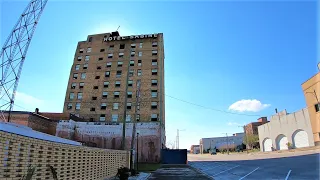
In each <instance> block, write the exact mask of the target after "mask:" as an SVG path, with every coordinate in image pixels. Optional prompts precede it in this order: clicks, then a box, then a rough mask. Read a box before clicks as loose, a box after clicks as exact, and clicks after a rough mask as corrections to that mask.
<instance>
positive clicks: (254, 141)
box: [243, 134, 259, 148]
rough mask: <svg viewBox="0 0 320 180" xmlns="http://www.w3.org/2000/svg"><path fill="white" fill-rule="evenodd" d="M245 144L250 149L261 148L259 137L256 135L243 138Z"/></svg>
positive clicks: (247, 135)
mask: <svg viewBox="0 0 320 180" xmlns="http://www.w3.org/2000/svg"><path fill="white" fill-rule="evenodd" d="M243 144H245V145H247V146H248V147H249V148H250V147H256V146H259V136H258V135H255V134H246V135H245V136H244V138H243Z"/></svg>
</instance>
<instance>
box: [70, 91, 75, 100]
mask: <svg viewBox="0 0 320 180" xmlns="http://www.w3.org/2000/svg"><path fill="white" fill-rule="evenodd" d="M69 99H70V100H72V99H74V93H73V92H72V93H70V94H69Z"/></svg>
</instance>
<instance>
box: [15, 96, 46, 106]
mask: <svg viewBox="0 0 320 180" xmlns="http://www.w3.org/2000/svg"><path fill="white" fill-rule="evenodd" d="M15 104H16V105H18V106H22V107H23V108H26V109H28V110H33V109H34V108H39V107H40V106H41V105H42V104H43V101H42V100H40V99H38V98H36V97H33V96H31V95H28V94H25V93H22V92H16V97H15Z"/></svg>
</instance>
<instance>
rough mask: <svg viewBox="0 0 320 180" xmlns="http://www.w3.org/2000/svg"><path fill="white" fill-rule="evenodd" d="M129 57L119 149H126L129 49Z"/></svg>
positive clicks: (128, 69)
mask: <svg viewBox="0 0 320 180" xmlns="http://www.w3.org/2000/svg"><path fill="white" fill-rule="evenodd" d="M129 52H130V53H129V59H128V68H127V79H126V81H127V82H126V92H125V97H124V111H123V125H122V142H121V149H122V150H125V149H126V120H127V102H128V97H127V94H128V81H129V71H130V57H131V51H129Z"/></svg>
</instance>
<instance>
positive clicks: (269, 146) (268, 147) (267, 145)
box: [262, 138, 272, 152]
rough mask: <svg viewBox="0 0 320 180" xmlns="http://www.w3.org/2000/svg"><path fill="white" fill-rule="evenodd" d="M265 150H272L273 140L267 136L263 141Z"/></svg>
mask: <svg viewBox="0 0 320 180" xmlns="http://www.w3.org/2000/svg"><path fill="white" fill-rule="evenodd" d="M262 144H263V145H262V147H263V151H264V152H266V151H272V141H271V139H270V138H265V139H264V140H263V142H262Z"/></svg>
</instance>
